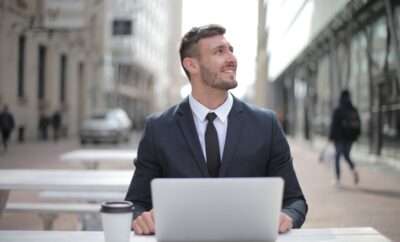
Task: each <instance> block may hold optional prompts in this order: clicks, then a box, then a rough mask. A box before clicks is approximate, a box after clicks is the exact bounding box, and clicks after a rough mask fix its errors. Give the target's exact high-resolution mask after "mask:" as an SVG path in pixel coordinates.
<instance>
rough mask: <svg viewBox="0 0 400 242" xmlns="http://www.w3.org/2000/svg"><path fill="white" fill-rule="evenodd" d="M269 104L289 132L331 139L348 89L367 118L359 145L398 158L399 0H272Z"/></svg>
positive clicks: (399, 97) (399, 112)
mask: <svg viewBox="0 0 400 242" xmlns="http://www.w3.org/2000/svg"><path fill="white" fill-rule="evenodd" d="M267 4H268V10H267V21H266V22H267V23H266V25H267V29H268V59H269V65H268V77H266V78H265V80H266V81H268V82H271V83H273V84H272V86H270V87H271V88H272V89H273V90H272V92H273V93H274V100H273V102H272V103H269V104H267V106H270V107H272V108H273V109H275V110H276V111H277V112H279V113H282V120H284V121H285V124H286V127H285V128H286V131H287V132H288V133H289V134H291V135H294V136H297V137H301V138H305V139H308V140H314V138H316V137H321V136H322V137H326V136H327V134H328V131H329V125H330V121H331V115H332V111H333V108H334V107H335V106H336V105H337V104H338V97H339V94H340V92H341V90H343V89H349V90H350V91H351V93H352V99H353V102H354V104H355V105H356V106H357V107H358V108H359V110H360V114H361V118H362V125H363V127H362V137H361V139H360V140H359V142H357V148H358V149H360V150H364V151H367V152H368V153H372V154H376V155H377V156H379V155H385V156H388V157H395V158H396V157H397V158H399V155H398V154H399V153H398V152H397V149H398V148H399V146H400V69H399V68H400V49H399V45H400V43H399V37H400V27H399V26H400V2H399V1H394V0H337V1H324V0H295V1H284V0H281V1H275V0H274V1H267Z"/></svg>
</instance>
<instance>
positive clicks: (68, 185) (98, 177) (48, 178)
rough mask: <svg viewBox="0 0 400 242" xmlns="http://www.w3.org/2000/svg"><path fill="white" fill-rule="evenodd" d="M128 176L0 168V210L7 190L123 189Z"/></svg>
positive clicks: (113, 172)
mask: <svg viewBox="0 0 400 242" xmlns="http://www.w3.org/2000/svg"><path fill="white" fill-rule="evenodd" d="M132 175H133V171H122V170H107V171H94V170H83V171H82V170H20V169H6V170H0V212H1V211H2V209H3V208H4V206H5V204H6V202H7V199H8V194H9V191H10V190H38V191H43V190H56V191H110V192H126V191H127V190H128V186H129V183H130V181H131V178H132ZM0 238H1V237H0Z"/></svg>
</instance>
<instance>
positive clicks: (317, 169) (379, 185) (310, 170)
mask: <svg viewBox="0 0 400 242" xmlns="http://www.w3.org/2000/svg"><path fill="white" fill-rule="evenodd" d="M290 143H291V148H292V155H293V157H294V160H295V168H296V171H297V175H298V178H299V180H300V183H301V185H302V188H303V190H304V193H305V196H306V199H307V202H308V205H309V212H308V216H307V220H306V223H305V224H304V227H307V228H313V227H314V228H316V227H362V226H368V227H374V228H375V229H377V230H378V231H379V232H381V233H383V234H384V235H386V236H387V237H389V238H390V239H392V240H393V241H400V231H399V225H398V221H399V217H400V187H399V185H400V172H399V171H398V170H396V169H393V168H390V167H388V166H387V165H385V164H379V163H370V162H363V161H358V160H355V162H356V166H357V169H358V171H359V174H360V183H359V184H358V185H357V186H355V185H353V177H352V174H351V173H350V169H349V167H348V166H347V164H346V163H345V162H342V163H341V171H342V187H341V188H336V187H334V186H333V185H332V181H333V178H334V166H333V162H332V163H330V162H322V163H319V161H318V158H319V153H318V152H316V151H315V150H314V149H311V148H310V147H309V146H308V144H307V143H302V142H301V141H297V140H290Z"/></svg>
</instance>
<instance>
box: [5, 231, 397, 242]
mask: <svg viewBox="0 0 400 242" xmlns="http://www.w3.org/2000/svg"><path fill="white" fill-rule="evenodd" d="M0 241H7V242H54V241H57V242H104V237H103V232H102V231H0ZM130 241H132V242H156V239H155V237H154V236H135V235H134V234H133V233H132V234H131V238H130ZM277 242H390V240H389V239H387V238H385V237H384V236H383V235H381V234H380V233H379V232H377V231H376V230H375V229H373V228H333V229H331V228H330V229H299V230H292V231H290V232H289V233H287V234H283V235H279V237H278V240H277Z"/></svg>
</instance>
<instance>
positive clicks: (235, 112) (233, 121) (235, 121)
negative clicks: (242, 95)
mask: <svg viewBox="0 0 400 242" xmlns="http://www.w3.org/2000/svg"><path fill="white" fill-rule="evenodd" d="M233 100H234V102H233V106H232V110H231V112H230V113H229V115H228V129H227V132H226V139H225V148H224V153H223V156H222V164H221V169H220V171H219V175H220V177H224V176H225V175H226V172H227V168H228V167H229V164H231V163H232V161H233V159H234V157H235V153H236V152H237V144H238V142H239V140H240V137H241V133H242V132H243V129H244V125H243V113H242V111H243V103H242V102H240V101H239V100H237V99H236V98H234V99H233Z"/></svg>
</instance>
